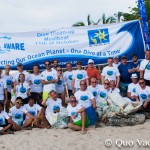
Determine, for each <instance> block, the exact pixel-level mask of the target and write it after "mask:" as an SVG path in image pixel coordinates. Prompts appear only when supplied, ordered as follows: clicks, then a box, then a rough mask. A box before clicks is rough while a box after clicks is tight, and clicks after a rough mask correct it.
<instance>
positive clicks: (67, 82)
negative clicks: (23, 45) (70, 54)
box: [64, 63, 74, 96]
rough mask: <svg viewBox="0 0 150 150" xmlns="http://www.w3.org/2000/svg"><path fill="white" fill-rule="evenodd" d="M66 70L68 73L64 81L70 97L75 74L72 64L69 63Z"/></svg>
mask: <svg viewBox="0 0 150 150" xmlns="http://www.w3.org/2000/svg"><path fill="white" fill-rule="evenodd" d="M66 69H67V71H65V72H64V80H65V85H66V86H67V90H68V96H71V95H72V85H71V84H72V77H73V73H74V70H72V64H71V63H67V64H66Z"/></svg>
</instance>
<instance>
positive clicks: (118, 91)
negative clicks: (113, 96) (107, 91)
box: [111, 87, 120, 94]
mask: <svg viewBox="0 0 150 150" xmlns="http://www.w3.org/2000/svg"><path fill="white" fill-rule="evenodd" d="M111 93H118V94H119V93H120V89H118V88H116V87H115V88H114V90H112V89H111Z"/></svg>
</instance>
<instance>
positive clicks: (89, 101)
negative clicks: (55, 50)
mask: <svg viewBox="0 0 150 150" xmlns="http://www.w3.org/2000/svg"><path fill="white" fill-rule="evenodd" d="M74 96H75V97H76V100H77V101H78V102H79V104H80V105H81V106H82V107H84V108H85V111H86V114H87V116H88V119H89V121H90V125H95V123H96V121H97V116H96V112H95V110H96V100H95V98H94V96H93V94H92V92H91V91H88V90H87V84H86V80H81V81H80V89H79V90H78V91H77V92H75V94H74Z"/></svg>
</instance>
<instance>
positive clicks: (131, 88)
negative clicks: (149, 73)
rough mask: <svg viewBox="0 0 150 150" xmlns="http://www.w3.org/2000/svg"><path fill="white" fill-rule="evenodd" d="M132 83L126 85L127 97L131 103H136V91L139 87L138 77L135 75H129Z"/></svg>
mask: <svg viewBox="0 0 150 150" xmlns="http://www.w3.org/2000/svg"><path fill="white" fill-rule="evenodd" d="M131 79H132V83H130V84H129V85H128V91H127V97H128V98H130V99H131V101H136V97H137V90H138V87H139V83H138V76H137V74H136V73H134V74H132V75H131Z"/></svg>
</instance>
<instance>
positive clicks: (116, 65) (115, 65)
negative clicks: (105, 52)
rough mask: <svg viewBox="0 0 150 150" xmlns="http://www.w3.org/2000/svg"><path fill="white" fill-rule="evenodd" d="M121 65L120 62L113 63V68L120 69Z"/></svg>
mask: <svg viewBox="0 0 150 150" xmlns="http://www.w3.org/2000/svg"><path fill="white" fill-rule="evenodd" d="M120 64H121V63H120V62H118V64H115V63H113V67H116V68H118V66H119V65H120Z"/></svg>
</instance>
